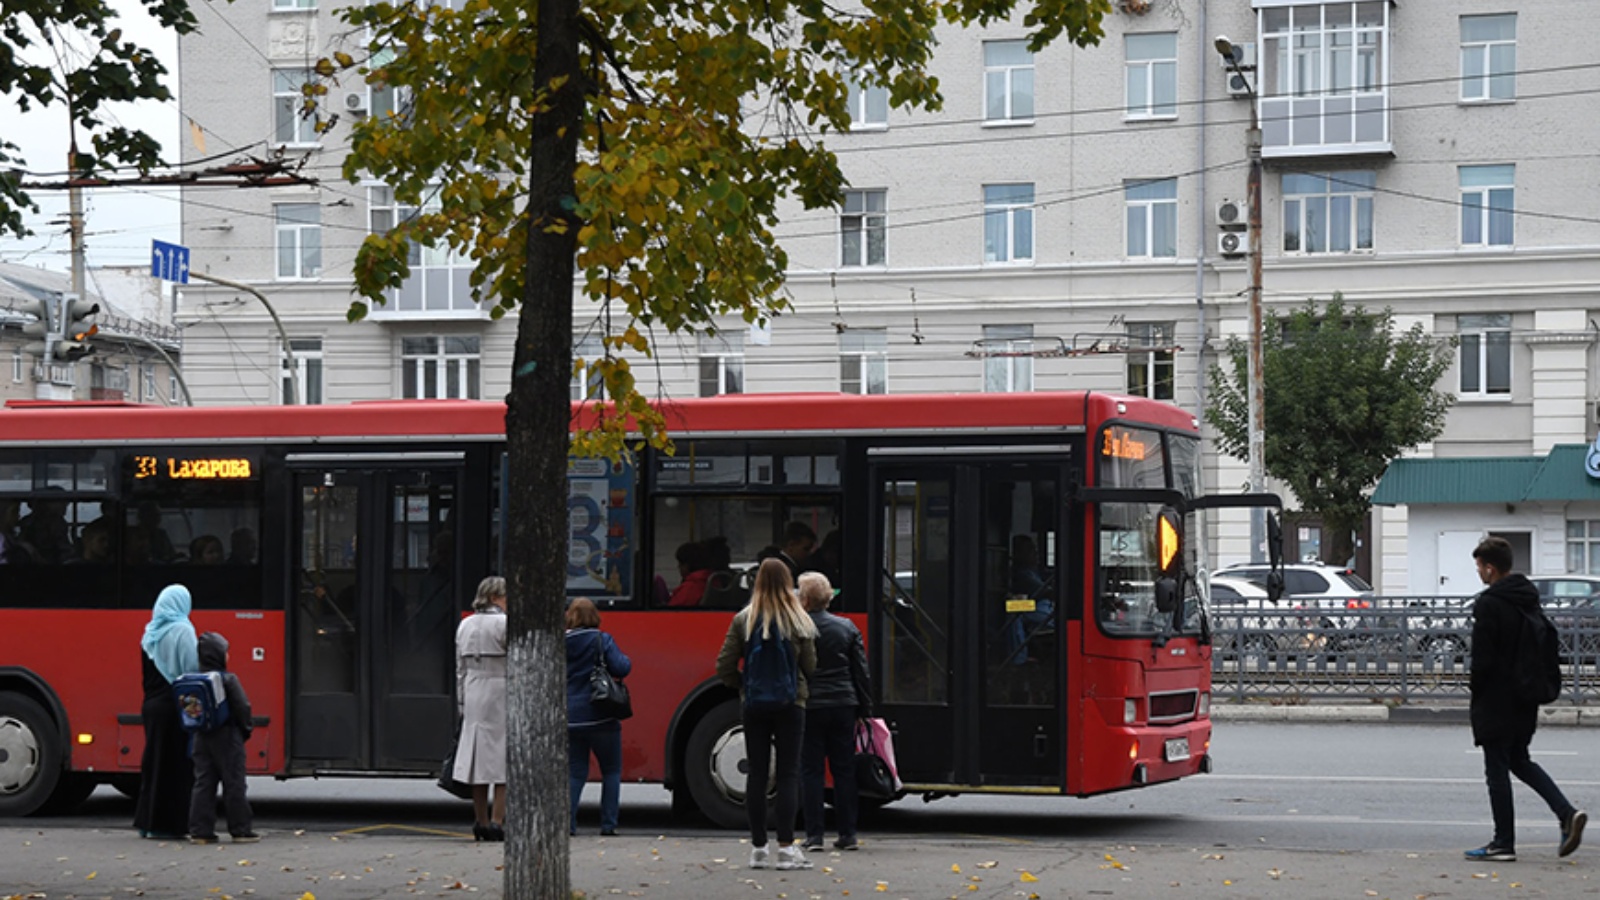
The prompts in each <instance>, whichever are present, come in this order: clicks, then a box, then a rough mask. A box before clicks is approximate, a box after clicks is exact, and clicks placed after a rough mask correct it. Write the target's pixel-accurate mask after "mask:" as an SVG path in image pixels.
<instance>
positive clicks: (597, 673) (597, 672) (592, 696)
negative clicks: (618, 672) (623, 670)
mask: <svg viewBox="0 0 1600 900" xmlns="http://www.w3.org/2000/svg"><path fill="white" fill-rule="evenodd" d="M595 641H596V646H595V658H594V671H593V672H590V673H589V702H590V704H592V705H593V706H594V711H595V712H597V713H599V714H600V715H602V716H604V717H606V718H608V719H618V720H621V719H626V718H630V717H631V716H632V715H633V698H632V697H629V696H628V686H627V685H625V684H623V683H622V679H620V678H612V677H611V673H610V672H608V671H607V670H606V654H605V641H604V639H603V638H602V637H601V636H600V635H599V634H596V635H595Z"/></svg>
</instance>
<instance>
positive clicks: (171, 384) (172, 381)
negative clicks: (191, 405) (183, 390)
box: [167, 375, 188, 404]
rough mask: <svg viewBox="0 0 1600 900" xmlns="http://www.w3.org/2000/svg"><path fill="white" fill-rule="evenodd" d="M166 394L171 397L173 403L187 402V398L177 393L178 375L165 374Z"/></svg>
mask: <svg viewBox="0 0 1600 900" xmlns="http://www.w3.org/2000/svg"><path fill="white" fill-rule="evenodd" d="M167 396H168V397H171V398H172V402H173V403H180V402H182V403H185V404H187V403H188V398H187V397H185V396H184V395H182V394H179V393H178V376H176V375H168V376H167Z"/></svg>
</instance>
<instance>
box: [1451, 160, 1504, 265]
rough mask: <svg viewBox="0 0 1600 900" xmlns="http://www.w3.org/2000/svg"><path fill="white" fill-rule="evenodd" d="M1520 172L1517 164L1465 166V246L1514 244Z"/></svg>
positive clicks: (1463, 204)
mask: <svg viewBox="0 0 1600 900" xmlns="http://www.w3.org/2000/svg"><path fill="white" fill-rule="evenodd" d="M1516 174H1517V167H1516V166H1514V165H1505V166H1462V167H1461V246H1463V247H1509V246H1511V243H1512V240H1513V239H1514V238H1515V236H1516V227H1515V225H1514V218H1515V213H1514V210H1515V209H1516V188H1515V186H1514V179H1515V178H1516Z"/></svg>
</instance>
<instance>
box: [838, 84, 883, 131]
mask: <svg viewBox="0 0 1600 900" xmlns="http://www.w3.org/2000/svg"><path fill="white" fill-rule="evenodd" d="M846 84H847V85H848V86H849V89H850V95H849V99H848V101H847V103H848V104H849V107H850V130H851V131H872V130H876V129H883V128H888V127H889V89H888V88H886V87H884V86H883V85H881V84H868V83H867V82H865V81H862V80H861V78H860V76H856V75H852V76H850V77H849V78H848V79H847V80H846Z"/></svg>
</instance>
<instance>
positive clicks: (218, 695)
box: [172, 672, 229, 734]
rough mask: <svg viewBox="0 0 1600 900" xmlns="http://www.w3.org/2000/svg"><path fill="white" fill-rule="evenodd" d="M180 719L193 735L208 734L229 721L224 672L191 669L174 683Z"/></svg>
mask: <svg viewBox="0 0 1600 900" xmlns="http://www.w3.org/2000/svg"><path fill="white" fill-rule="evenodd" d="M172 696H173V697H175V698H176V699H177V701H178V721H179V723H180V724H181V725H182V726H183V730H184V731H187V732H189V733H190V734H206V733H209V732H212V731H216V730H217V729H218V728H221V727H223V726H224V725H227V724H228V720H229V715H228V691H227V689H226V688H225V687H224V686H223V682H222V673H221V672H190V673H189V674H187V675H179V676H178V680H177V681H174V682H173V683H172Z"/></svg>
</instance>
